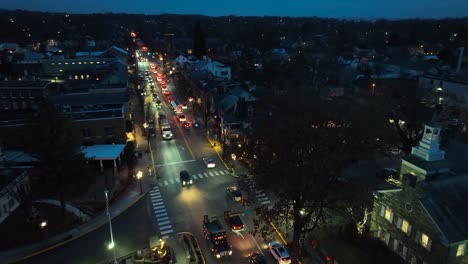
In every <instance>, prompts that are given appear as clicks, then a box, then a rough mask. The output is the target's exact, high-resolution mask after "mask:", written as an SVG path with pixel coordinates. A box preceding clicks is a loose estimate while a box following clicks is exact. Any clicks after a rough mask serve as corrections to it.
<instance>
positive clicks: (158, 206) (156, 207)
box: [154, 204, 166, 210]
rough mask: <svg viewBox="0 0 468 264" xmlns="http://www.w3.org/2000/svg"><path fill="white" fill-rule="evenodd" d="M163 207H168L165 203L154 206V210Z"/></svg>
mask: <svg viewBox="0 0 468 264" xmlns="http://www.w3.org/2000/svg"><path fill="white" fill-rule="evenodd" d="M163 208H166V206H164V204H162V205H155V206H154V210H159V209H163Z"/></svg>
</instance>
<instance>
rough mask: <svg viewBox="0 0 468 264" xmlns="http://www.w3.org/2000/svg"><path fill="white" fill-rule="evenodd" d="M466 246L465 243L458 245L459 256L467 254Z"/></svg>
mask: <svg viewBox="0 0 468 264" xmlns="http://www.w3.org/2000/svg"><path fill="white" fill-rule="evenodd" d="M465 247H466V244H465V243H463V244H460V245H458V247H457V257H460V256H463V255H465Z"/></svg>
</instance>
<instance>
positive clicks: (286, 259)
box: [268, 241, 291, 264]
mask: <svg viewBox="0 0 468 264" xmlns="http://www.w3.org/2000/svg"><path fill="white" fill-rule="evenodd" d="M268 250H269V251H270V253H271V255H273V257H274V258H275V259H276V261H278V263H280V264H290V263H291V257H290V256H289V253H288V251H287V250H286V248H285V247H284V246H283V245H282V244H281V243H280V242H277V241H274V242H270V243H268Z"/></svg>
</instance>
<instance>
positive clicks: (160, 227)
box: [159, 225, 172, 234]
mask: <svg viewBox="0 0 468 264" xmlns="http://www.w3.org/2000/svg"><path fill="white" fill-rule="evenodd" d="M166 229H171V230H172V225H164V226H159V230H161V234H162V231H163V230H166Z"/></svg>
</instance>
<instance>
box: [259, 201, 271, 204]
mask: <svg viewBox="0 0 468 264" xmlns="http://www.w3.org/2000/svg"><path fill="white" fill-rule="evenodd" d="M269 203H271V202H270V201H264V202H261V204H269Z"/></svg>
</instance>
